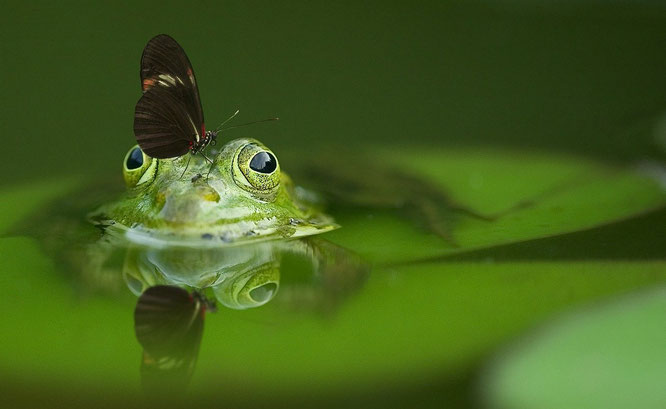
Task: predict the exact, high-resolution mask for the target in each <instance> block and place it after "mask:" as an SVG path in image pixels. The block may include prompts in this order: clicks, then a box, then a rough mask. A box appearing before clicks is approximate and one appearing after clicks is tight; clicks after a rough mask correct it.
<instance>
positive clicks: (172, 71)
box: [140, 34, 204, 124]
mask: <svg viewBox="0 0 666 409" xmlns="http://www.w3.org/2000/svg"><path fill="white" fill-rule="evenodd" d="M140 76H141V87H142V91H143V92H146V91H148V90H149V89H151V88H152V87H154V86H170V85H172V84H175V85H176V86H182V87H184V88H185V90H186V93H185V95H184V96H185V97H186V101H187V106H188V108H190V109H191V112H190V115H191V116H192V118H193V119H194V121H195V123H197V124H203V123H204V117H203V109H202V108H201V99H200V98H199V88H198V87H197V81H196V78H195V76H194V70H193V69H192V64H191V63H190V60H189V59H188V58H187V54H185V51H184V50H183V48H182V47H181V46H180V45H179V44H178V43H177V42H176V40H174V39H173V38H172V37H170V36H168V35H166V34H160V35H157V36H155V37H153V38H152V39H150V41H148V44H146V47H145V48H144V49H143V54H142V55H141V72H140Z"/></svg>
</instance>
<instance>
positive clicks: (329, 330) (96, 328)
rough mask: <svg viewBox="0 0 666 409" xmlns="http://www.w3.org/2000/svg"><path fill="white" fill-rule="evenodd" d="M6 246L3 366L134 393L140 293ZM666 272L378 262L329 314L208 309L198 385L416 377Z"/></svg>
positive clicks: (301, 386)
mask: <svg viewBox="0 0 666 409" xmlns="http://www.w3.org/2000/svg"><path fill="white" fill-rule="evenodd" d="M0 251H1V252H2V254H4V255H6V256H5V259H4V261H3V275H2V280H3V289H4V290H5V294H6V295H5V296H3V297H2V298H0V307H1V308H3V310H5V311H12V314H10V315H9V316H8V317H6V319H4V320H2V321H0V331H2V333H3V334H5V337H4V339H3V348H2V349H0V362H2V366H3V369H4V370H5V371H9V373H12V374H14V377H16V378H18V379H23V378H29V377H30V376H31V374H40V375H39V378H38V379H41V381H43V382H45V383H48V384H51V383H55V384H61V383H64V384H66V385H67V386H66V387H67V389H68V390H78V389H81V390H85V389H86V388H89V387H92V385H95V384H98V385H99V382H103V384H105V385H107V386H108V387H109V388H110V389H109V390H116V389H115V388H123V390H126V391H133V390H134V391H136V390H137V384H138V364H139V361H140V356H141V354H140V347H139V345H138V343H137V342H136V340H135V338H134V335H133V328H132V310H133V308H134V302H135V301H136V300H135V299H134V297H133V296H132V295H131V294H130V293H129V291H124V292H121V293H118V294H117V295H116V296H114V297H85V298H81V297H78V296H77V295H76V294H77V292H76V290H75V288H73V287H72V285H71V284H70V283H68V282H67V280H63V279H62V276H61V275H60V274H59V272H58V271H57V269H56V268H55V267H54V265H53V263H52V261H51V260H49V259H48V258H47V257H46V256H44V255H43V253H42V252H41V250H40V248H39V246H38V245H37V243H35V242H34V241H33V240H31V239H26V238H13V239H3V240H0ZM664 281H666V264H665V263H663V262H643V263H633V262H619V263H618V262H572V263H549V262H534V263H501V264H486V263H450V264H449V263H438V264H427V263H426V264H419V265H415V266H410V267H408V266H402V267H398V268H392V269H380V270H376V271H375V272H374V273H373V274H372V275H371V276H370V279H369V281H368V282H367V283H366V286H365V287H364V289H363V291H361V292H359V293H357V294H356V295H354V296H353V297H352V298H351V299H349V301H348V302H347V303H346V304H343V305H342V307H341V308H340V309H339V310H338V311H337V312H336V313H335V314H334V315H332V316H329V317H322V316H320V315H317V314H312V313H311V312H305V311H302V312H299V311H286V310H284V309H283V308H281V307H280V304H279V303H277V302H275V303H269V304H267V305H265V306H264V307H262V308H258V309H254V310H245V311H234V310H228V309H222V310H220V311H219V312H218V313H216V314H211V315H209V316H208V317H207V318H206V328H205V331H204V339H203V342H202V345H201V353H200V356H199V362H198V365H197V371H196V372H195V376H194V379H193V384H192V388H193V392H194V396H202V397H205V396H211V394H216V396H220V397H225V398H227V399H235V398H237V399H242V398H243V396H246V394H247V396H251V395H252V394H251V392H252V391H253V390H262V391H264V392H265V393H269V395H270V396H271V397H272V398H274V397H276V396H281V395H294V394H298V393H299V391H303V390H308V391H309V393H313V394H316V393H331V392H333V393H340V392H341V391H352V390H357V391H360V390H363V389H364V388H367V387H369V386H371V385H374V384H385V385H386V384H390V383H391V382H394V381H395V380H399V382H400V383H401V385H403V386H406V385H409V384H418V383H419V382H421V381H423V380H424V379H427V378H429V377H432V376H433V374H438V375H449V376H453V375H455V374H456V373H458V372H459V371H464V370H466V368H469V367H470V366H472V365H474V364H475V363H477V362H478V361H479V360H481V359H482V358H483V357H485V356H487V355H488V354H490V353H491V352H492V351H493V350H494V348H496V346H497V345H498V344H501V343H503V342H506V341H507V340H509V339H510V338H511V337H513V336H515V335H516V334H519V333H520V332H522V331H524V330H525V329H526V328H529V327H530V326H532V325H534V324H536V323H538V322H540V321H542V320H543V319H544V318H546V317H548V316H549V315H551V314H553V313H554V312H557V311H560V310H562V309H563V308H570V307H571V306H572V305H579V304H581V303H583V302H586V301H589V300H594V299H598V298H600V297H605V296H608V295H611V294H618V293H623V292H627V291H630V290H632V289H636V288H640V287H645V286H649V285H654V284H655V283H659V282H664ZM278 297H279V293H278ZM18 306H20V308H19V307H18ZM17 328H20V330H17ZM45 342H46V343H47V345H48V347H46V344H45ZM25 351H30V353H29V354H26V353H25ZM34 382H36V381H33V385H34ZM128 393H129V392H128ZM217 394H219V395H217Z"/></svg>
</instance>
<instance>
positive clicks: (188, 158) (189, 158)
mask: <svg viewBox="0 0 666 409" xmlns="http://www.w3.org/2000/svg"><path fill="white" fill-rule="evenodd" d="M191 159H192V155H190V156H188V157H187V164H186V165H185V169H183V173H181V174H180V178H181V179H182V178H183V176H185V172H186V171H187V168H189V167H190V160H191Z"/></svg>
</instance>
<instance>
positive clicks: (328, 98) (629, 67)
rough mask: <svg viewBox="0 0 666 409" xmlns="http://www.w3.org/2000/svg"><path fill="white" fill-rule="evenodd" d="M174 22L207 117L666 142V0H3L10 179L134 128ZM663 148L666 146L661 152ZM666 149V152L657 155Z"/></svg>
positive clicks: (455, 139) (108, 153)
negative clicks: (155, 45)
mask: <svg viewBox="0 0 666 409" xmlns="http://www.w3.org/2000/svg"><path fill="white" fill-rule="evenodd" d="M162 32H164V33H168V34H171V35H172V36H173V37H175V38H176V39H177V40H178V41H179V42H180V43H181V45H182V46H183V48H184V49H185V50H186V52H187V53H188V55H189V57H190V60H191V61H192V63H193V66H194V69H195V71H196V74H197V78H198V81H199V84H200V91H201V97H202V103H203V106H204V112H205V115H206V120H207V123H208V126H209V127H211V126H215V125H217V124H218V123H220V122H221V121H222V120H224V119H225V118H227V117H228V116H229V115H230V114H231V113H232V112H233V111H234V110H236V109H240V110H241V116H240V118H239V119H238V121H250V120H254V119H261V118H265V117H269V116H275V115H277V116H279V117H280V118H281V121H280V123H278V124H270V125H261V126H256V127H252V128H246V129H243V130H242V131H241V130H239V131H234V133H233V134H231V135H230V136H229V137H230V138H231V137H237V136H239V135H251V136H255V137H257V138H259V139H261V140H263V141H264V142H265V143H266V144H268V145H269V146H271V147H272V148H273V149H274V150H275V151H276V152H277V153H278V155H279V154H280V152H281V151H288V150H289V149H290V148H292V147H294V146H295V145H299V146H302V145H306V146H311V145H313V144H314V145H315V146H325V145H326V144H337V143H344V144H349V143H354V144H355V143H364V144H371V143H388V144H392V145H412V144H418V145H421V146H423V145H425V146H428V145H431V144H437V145H444V146H448V145H487V144H492V145H501V146H510V147H520V148H525V147H537V148H543V149H547V150H564V151H573V152H579V153H585V154H589V155H597V156H602V157H607V158H613V159H620V160H631V159H635V158H643V157H645V156H650V155H656V154H659V152H660V151H659V148H658V147H657V143H655V139H654V133H653V132H651V130H652V129H653V128H654V126H653V125H654V121H655V120H656V118H658V117H659V115H660V114H661V113H663V112H664V108H665V104H664V102H666V76H665V75H664V73H665V72H666V53H664V39H665V38H666V6H664V3H663V2H656V1H655V2H648V1H644V2H639V1H612V2H599V1H586V0H582V1H538V2H530V1H517V0H516V1H511V0H506V1H474V2H469V1H420V2H416V3H407V2H390V1H381V2H347V1H340V2H328V1H325V2H324V1H315V2H272V1H264V2H261V1H219V2H214V1H208V2H206V1H194V2H172V1H161V2H101V3H96V4H91V3H89V2H80V3H77V2H65V3H58V2H16V1H11V2H7V1H6V2H3V6H2V13H1V15H0V33H1V34H0V35H1V37H0V38H1V45H0V47H1V48H0V58H1V61H2V64H0V70H1V71H0V72H1V73H2V78H3V79H4V81H3V84H2V96H3V98H2V102H1V103H2V105H1V106H0V126H1V127H2V128H1V132H2V137H3V140H4V144H3V146H4V160H3V161H2V164H1V165H0V166H1V167H2V168H3V169H6V170H7V172H5V174H6V175H11V177H8V178H5V180H4V181H3V182H1V183H11V182H12V181H19V180H26V179H32V178H35V177H40V176H41V175H43V172H44V168H43V167H42V166H35V165H34V164H35V163H36V162H37V161H39V162H46V163H47V164H48V165H49V166H48V167H49V173H50V174H53V173H61V172H62V173H71V172H74V171H77V172H78V171H81V170H88V171H94V172H96V171H108V170H109V169H114V170H115V169H117V167H118V158H119V157H121V156H122V155H123V154H124V153H125V152H126V149H127V148H128V146H130V144H132V143H133V134H132V121H133V119H132V117H133V110H134V104H135V103H136V101H137V99H138V98H139V96H140V87H139V79H138V71H139V58H140V56H141V51H142V49H143V46H144V45H145V43H146V42H147V40H148V39H149V38H151V37H152V36H153V35H155V34H157V33H162ZM662 152H663V151H662ZM662 154H663V153H662Z"/></svg>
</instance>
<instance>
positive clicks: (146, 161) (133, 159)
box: [123, 145, 157, 187]
mask: <svg viewBox="0 0 666 409" xmlns="http://www.w3.org/2000/svg"><path fill="white" fill-rule="evenodd" d="M156 171H157V161H156V160H153V159H152V158H151V157H150V156H148V155H146V154H145V153H143V151H142V150H141V148H139V146H138V145H135V146H134V147H132V149H130V150H129V152H127V155H125V160H124V161H123V178H124V179H125V184H126V185H127V186H128V187H135V186H139V185H142V184H144V183H147V182H152V181H153V179H155V174H156Z"/></svg>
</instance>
